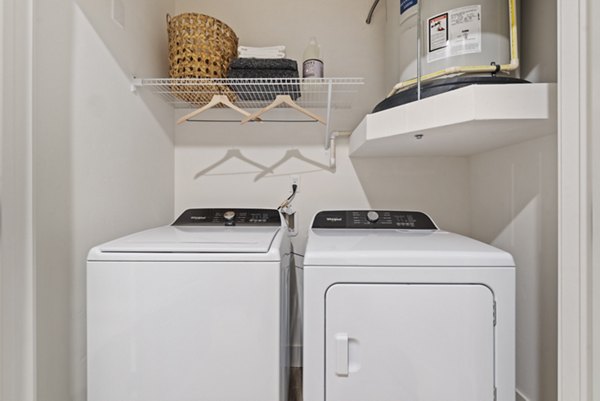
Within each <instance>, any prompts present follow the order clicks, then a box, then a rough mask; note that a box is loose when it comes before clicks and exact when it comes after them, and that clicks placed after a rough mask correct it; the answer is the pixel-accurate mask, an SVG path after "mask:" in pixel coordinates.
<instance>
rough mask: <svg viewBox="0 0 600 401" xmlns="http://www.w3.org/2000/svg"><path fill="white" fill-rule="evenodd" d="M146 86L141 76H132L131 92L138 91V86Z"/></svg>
mask: <svg viewBox="0 0 600 401" xmlns="http://www.w3.org/2000/svg"><path fill="white" fill-rule="evenodd" d="M142 86H144V84H143V82H142V80H141V79H140V78H136V76H135V75H132V76H131V84H130V85H129V90H130V91H131V93H137V91H138V88H141V87H142Z"/></svg>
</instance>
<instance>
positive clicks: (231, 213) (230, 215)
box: [223, 210, 235, 221]
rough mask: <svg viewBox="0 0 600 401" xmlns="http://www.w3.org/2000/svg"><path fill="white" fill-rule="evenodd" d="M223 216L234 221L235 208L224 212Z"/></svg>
mask: <svg viewBox="0 0 600 401" xmlns="http://www.w3.org/2000/svg"><path fill="white" fill-rule="evenodd" d="M223 218H224V219H225V220H227V221H232V220H233V219H234V218H235V212H234V211H233V210H229V211H227V212H225V213H223Z"/></svg>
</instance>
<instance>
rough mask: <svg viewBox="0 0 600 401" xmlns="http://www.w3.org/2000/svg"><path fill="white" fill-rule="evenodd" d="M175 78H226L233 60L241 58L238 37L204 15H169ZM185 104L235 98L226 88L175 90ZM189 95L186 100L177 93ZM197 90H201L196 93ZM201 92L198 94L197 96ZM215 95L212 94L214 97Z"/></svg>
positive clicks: (211, 86)
mask: <svg viewBox="0 0 600 401" xmlns="http://www.w3.org/2000/svg"><path fill="white" fill-rule="evenodd" d="M167 25H168V33H169V63H170V75H171V78H225V77H226V76H227V69H228V68H229V64H230V63H231V60H233V59H234V58H235V57H237V47H238V37H237V35H236V34H235V32H234V31H233V30H232V29H231V28H230V27H229V26H227V25H226V24H225V23H223V22H221V21H219V20H218V19H216V18H213V17H209V16H208V15H204V14H197V13H185V14H180V15H177V16H175V17H171V16H170V15H167ZM172 89H173V91H174V92H175V93H176V95H177V96H178V97H180V98H182V99H183V100H185V101H187V102H190V103H194V104H196V105H202V104H206V103H207V102H209V101H210V99H211V98H212V95H213V94H214V93H221V94H225V95H227V96H229V97H230V99H231V100H232V101H234V100H235V99H234V97H235V95H234V94H233V92H232V91H231V90H230V89H229V88H228V87H227V86H226V85H202V86H201V87H198V88H194V87H190V86H186V87H185V88H179V87H174V88H172ZM182 89H184V90H183V91H184V92H185V99H184V97H183V96H182V95H181V94H180V93H179V94H178V93H177V92H182ZM196 89H197V90H196ZM194 92H198V93H194ZM211 92H212V93H211Z"/></svg>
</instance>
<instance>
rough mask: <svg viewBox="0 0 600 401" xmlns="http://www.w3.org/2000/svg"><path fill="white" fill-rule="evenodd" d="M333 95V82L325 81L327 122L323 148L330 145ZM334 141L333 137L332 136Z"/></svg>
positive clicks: (327, 147)
mask: <svg viewBox="0 0 600 401" xmlns="http://www.w3.org/2000/svg"><path fill="white" fill-rule="evenodd" d="M332 97H333V82H332V81H331V80H329V82H328V83H327V120H326V121H327V124H326V125H325V150H327V149H329V147H330V146H331V139H332V133H331V132H330V131H329V127H330V124H331V99H332ZM334 141H335V138H334Z"/></svg>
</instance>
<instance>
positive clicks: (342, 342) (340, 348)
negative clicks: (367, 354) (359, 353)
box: [335, 333, 348, 376]
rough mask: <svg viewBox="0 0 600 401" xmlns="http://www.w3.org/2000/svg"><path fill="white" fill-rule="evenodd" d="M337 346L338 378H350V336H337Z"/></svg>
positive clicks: (342, 334) (336, 366)
mask: <svg viewBox="0 0 600 401" xmlns="http://www.w3.org/2000/svg"><path fill="white" fill-rule="evenodd" d="M335 344H336V356H335V374H336V375H338V376H348V334H346V333H338V334H336V335H335Z"/></svg>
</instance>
